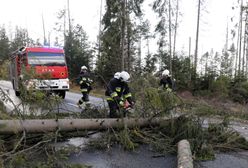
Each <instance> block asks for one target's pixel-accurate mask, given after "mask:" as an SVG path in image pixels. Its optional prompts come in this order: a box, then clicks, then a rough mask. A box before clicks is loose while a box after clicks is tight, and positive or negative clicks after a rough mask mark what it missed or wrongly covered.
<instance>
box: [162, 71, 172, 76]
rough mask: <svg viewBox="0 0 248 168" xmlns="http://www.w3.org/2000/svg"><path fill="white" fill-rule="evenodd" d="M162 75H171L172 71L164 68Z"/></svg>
mask: <svg viewBox="0 0 248 168" xmlns="http://www.w3.org/2000/svg"><path fill="white" fill-rule="evenodd" d="M162 76H170V71H169V70H168V69H166V70H164V71H163V73H162Z"/></svg>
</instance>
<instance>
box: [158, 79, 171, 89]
mask: <svg viewBox="0 0 248 168" xmlns="http://www.w3.org/2000/svg"><path fill="white" fill-rule="evenodd" d="M159 85H160V86H162V85H163V88H164V89H168V88H170V89H172V90H174V85H173V81H172V80H171V78H170V77H169V76H167V77H162V78H161V79H160V83H159Z"/></svg>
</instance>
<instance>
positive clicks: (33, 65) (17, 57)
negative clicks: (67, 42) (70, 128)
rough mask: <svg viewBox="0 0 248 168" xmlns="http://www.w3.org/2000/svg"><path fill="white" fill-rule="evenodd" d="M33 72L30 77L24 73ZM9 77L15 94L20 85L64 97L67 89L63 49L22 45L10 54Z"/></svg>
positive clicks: (17, 93)
mask: <svg viewBox="0 0 248 168" xmlns="http://www.w3.org/2000/svg"><path fill="white" fill-rule="evenodd" d="M32 72H34V73H33V74H34V75H32V77H31V78H28V79H27V78H25V77H24V75H25V73H26V74H29V73H30V74H31V73H32ZM10 78H11V82H12V85H13V89H14V90H15V93H16V96H19V95H20V92H21V88H20V86H21V85H22V86H25V87H26V88H27V89H30V90H31V88H32V89H33V90H46V91H51V92H54V93H56V94H58V95H59V96H61V97H62V98H65V93H66V91H68V90H69V79H68V68H67V65H66V60H65V55H64V50H63V49H58V48H45V47H22V48H20V49H18V50H17V51H15V52H14V53H13V54H12V55H11V64H10Z"/></svg>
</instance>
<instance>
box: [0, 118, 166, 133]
mask: <svg viewBox="0 0 248 168" xmlns="http://www.w3.org/2000/svg"><path fill="white" fill-rule="evenodd" d="M165 120H168V118H153V119H152V120H151V119H148V118H139V119H135V118H124V119H113V118H106V119H58V120H53V119H42V120H41V119H40V120H39V119H35V120H0V134H14V133H20V132H23V131H26V132H27V133H42V132H54V131H57V130H59V131H74V130H96V129H106V128H123V127H124V126H127V127H129V128H132V127H136V126H140V127H144V126H148V125H157V124H159V123H161V122H162V121H165Z"/></svg>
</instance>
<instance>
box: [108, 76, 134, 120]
mask: <svg viewBox="0 0 248 168" xmlns="http://www.w3.org/2000/svg"><path fill="white" fill-rule="evenodd" d="M129 79H130V75H129V74H128V73H127V72H126V71H122V72H120V73H115V75H114V77H113V78H112V79H111V80H110V81H109V83H108V85H107V89H106V92H105V95H106V96H107V102H108V106H109V110H110V112H109V117H110V118H115V117H118V115H117V110H120V107H124V103H125V101H127V102H128V103H129V104H130V106H131V107H133V105H134V102H133V100H132V94H131V93H130V90H129V87H128V81H129ZM122 115H123V116H125V114H122Z"/></svg>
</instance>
